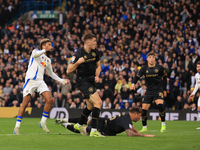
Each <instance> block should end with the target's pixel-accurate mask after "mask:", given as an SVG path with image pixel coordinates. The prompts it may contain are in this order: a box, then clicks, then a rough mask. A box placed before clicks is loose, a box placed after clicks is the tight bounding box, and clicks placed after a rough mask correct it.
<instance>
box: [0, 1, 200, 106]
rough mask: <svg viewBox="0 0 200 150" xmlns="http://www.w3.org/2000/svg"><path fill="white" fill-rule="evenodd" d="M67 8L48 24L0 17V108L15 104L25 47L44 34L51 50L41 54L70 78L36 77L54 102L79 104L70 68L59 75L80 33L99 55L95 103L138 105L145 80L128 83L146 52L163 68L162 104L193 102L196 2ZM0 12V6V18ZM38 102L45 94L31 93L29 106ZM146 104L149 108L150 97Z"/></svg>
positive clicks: (198, 49)
mask: <svg viewBox="0 0 200 150" xmlns="http://www.w3.org/2000/svg"><path fill="white" fill-rule="evenodd" d="M16 1H17V0H16ZM3 2H4V1H3V0H0V3H3ZM10 2H11V1H10ZM5 8H6V7H5ZM67 8H68V11H66V12H62V11H60V13H59V14H58V18H57V20H56V21H55V22H52V23H48V22H45V21H42V20H40V21H39V23H34V22H31V21H25V22H21V21H16V22H14V23H13V24H12V25H6V26H4V24H1V26H0V39H1V40H0V107H3V106H10V107H11V106H14V107H16V106H20V103H21V101H22V99H23V96H22V90H23V84H24V80H25V79H24V77H25V73H26V70H27V67H28V62H29V58H30V55H31V52H32V50H33V49H34V48H37V47H38V43H39V41H40V40H41V39H43V38H46V37H47V38H50V39H51V41H52V42H53V45H54V51H53V52H52V53H51V54H48V56H49V57H50V58H51V60H52V67H53V70H54V72H56V73H57V74H58V75H59V76H60V77H62V78H69V79H70V81H71V83H70V84H68V85H61V84H60V83H59V82H56V81H54V80H52V79H51V78H50V77H49V76H48V73H45V76H44V80H45V82H46V83H47V84H48V86H49V89H50V90H51V92H52V95H53V97H54V98H55V104H54V107H66V108H84V107H85V101H84V99H83V95H82V94H81V93H80V91H79V90H77V88H76V75H75V73H71V74H68V75H67V74H66V69H67V65H68V63H69V61H70V59H71V57H72V56H73V54H74V52H76V51H77V49H78V48H79V47H82V46H83V42H82V40H81V37H82V36H83V34H85V33H94V34H95V35H96V38H97V42H98V46H97V48H98V50H99V51H100V54H101V58H100V60H101V65H102V72H101V76H100V82H99V83H97V92H98V93H99V95H100V97H101V98H102V100H103V106H102V107H103V109H110V108H113V109H129V108H131V107H132V106H135V105H137V106H140V105H141V101H142V97H143V96H144V94H145V91H146V86H145V80H141V81H140V82H138V83H137V84H136V86H137V89H136V90H132V91H130V90H129V88H130V86H131V83H132V81H133V79H134V77H135V75H136V74H137V72H138V70H139V69H140V68H141V67H142V66H143V65H145V64H146V57H147V54H148V52H150V51H154V52H155V53H156V60H157V63H158V64H160V65H163V66H164V68H165V69H166V72H167V74H168V79H167V83H168V84H167V97H165V108H166V109H172V110H175V109H176V110H181V109H192V110H195V109H196V103H197V99H198V96H199V94H200V93H199V92H197V94H196V95H195V97H194V98H193V99H192V100H188V96H189V94H190V93H191V91H192V90H193V87H194V85H195V77H194V76H195V73H196V65H195V64H196V63H197V61H200V13H199V12H200V2H199V1H197V0H166V1H161V0H98V1H97V0H76V1H75V2H71V1H68V4H67ZM1 12H2V10H1V8H0V18H1V16H2V13H1ZM8 13H10V12H8V11H7V12H6V11H4V13H3V15H5V16H10V15H9V14H8ZM60 14H62V15H60ZM44 103H45V99H43V97H42V96H39V95H38V94H37V93H34V94H33V95H32V100H31V102H30V103H29V106H30V107H38V108H41V107H43V106H44ZM151 109H156V105H154V103H153V104H152V106H151Z"/></svg>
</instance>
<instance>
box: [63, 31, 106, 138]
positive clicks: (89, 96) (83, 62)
mask: <svg viewBox="0 0 200 150" xmlns="http://www.w3.org/2000/svg"><path fill="white" fill-rule="evenodd" d="M83 42H84V47H82V48H80V49H78V50H77V51H76V53H75V54H74V56H73V57H72V59H71V62H70V64H69V66H68V68H67V74H69V73H71V72H73V71H75V70H76V69H77V78H76V83H77V87H78V89H79V90H80V91H81V92H82V93H83V94H84V98H85V99H86V103H87V107H86V108H85V109H84V110H83V112H82V114H81V118H80V120H79V122H78V123H77V124H75V125H74V128H75V129H76V130H79V131H80V133H81V134H82V135H86V133H85V132H84V130H83V127H82V125H83V123H84V121H85V120H86V119H87V118H88V116H89V114H90V113H91V112H92V129H91V132H90V136H93V137H104V136H103V135H101V133H99V132H98V131H97V124H98V120H99V113H100V109H101V107H102V100H101V98H100V97H99V95H98V93H97V92H96V88H95V82H99V74H100V72H101V65H100V59H99V58H100V55H99V51H98V50H97V49H96V45H97V41H96V37H95V35H93V34H85V35H84V37H83Z"/></svg>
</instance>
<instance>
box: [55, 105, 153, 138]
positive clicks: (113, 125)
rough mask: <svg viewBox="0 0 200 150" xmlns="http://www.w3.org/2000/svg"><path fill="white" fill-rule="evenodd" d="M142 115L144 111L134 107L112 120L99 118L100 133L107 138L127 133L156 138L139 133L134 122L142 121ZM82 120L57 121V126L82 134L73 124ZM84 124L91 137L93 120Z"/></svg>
mask: <svg viewBox="0 0 200 150" xmlns="http://www.w3.org/2000/svg"><path fill="white" fill-rule="evenodd" d="M141 115H142V109H141V108H139V107H133V108H132V109H131V110H130V112H127V113H125V112H124V113H121V114H120V115H117V116H115V117H113V118H111V119H106V118H99V123H98V127H97V129H98V131H99V132H100V133H101V134H103V135H105V136H114V135H116V134H119V133H121V132H124V131H126V133H127V135H128V136H144V137H154V136H155V135H148V134H141V133H140V132H138V131H137V130H136V129H135V128H134V126H133V124H132V121H134V122H137V121H138V120H140V118H141ZM79 119H80V118H69V119H56V121H55V122H56V124H61V125H62V126H63V127H65V128H67V129H69V130H70V131H72V132H74V133H80V132H79V131H78V130H75V129H74V126H73V123H77V122H78V121H79ZM84 124H87V125H88V126H87V127H83V129H84V131H85V132H86V133H87V134H88V135H89V134H90V132H91V120H89V119H88V120H86V121H85V122H84Z"/></svg>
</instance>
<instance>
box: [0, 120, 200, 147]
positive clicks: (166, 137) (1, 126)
mask: <svg viewBox="0 0 200 150" xmlns="http://www.w3.org/2000/svg"><path fill="white" fill-rule="evenodd" d="M15 121H16V119H15V118H11V119H10V118H9V119H7V118H6V119H5V118H0V149H1V150H11V149H19V150H27V149H28V150H33V149H37V150H51V149H53V150H59V149H67V150H80V149H81V150H90V149H91V150H94V149H95V150H100V149H103V150H129V149H135V150H170V149H171V150H173V149H175V150H197V149H198V150H199V149H200V130H196V127H200V122H186V121H167V122H166V125H167V131H166V132H165V133H160V127H161V123H160V121H148V132H147V133H148V134H154V135H156V137H154V138H148V137H127V135H126V133H125V132H123V133H121V134H119V135H117V136H112V137H109V136H107V137H105V138H94V137H93V138H92V137H89V136H81V135H80V134H75V133H73V132H71V131H68V130H67V129H65V128H63V127H62V126H61V125H55V123H54V121H55V120H53V119H48V120H47V126H48V128H49V130H50V133H49V134H48V133H45V132H44V131H43V130H42V129H41V128H39V127H38V122H39V121H40V119H39V118H23V120H22V124H21V128H20V134H21V135H13V129H14V126H15ZM133 124H134V126H135V128H136V129H137V130H140V129H141V127H142V125H141V121H138V122H137V123H133Z"/></svg>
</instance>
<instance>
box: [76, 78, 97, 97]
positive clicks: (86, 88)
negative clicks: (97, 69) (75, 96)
mask: <svg viewBox="0 0 200 150" xmlns="http://www.w3.org/2000/svg"><path fill="white" fill-rule="evenodd" d="M76 85H77V87H78V89H79V90H80V91H81V92H82V93H83V95H84V98H85V99H89V98H90V95H92V94H94V93H95V92H96V87H95V81H94V76H89V77H78V78H77V80H76Z"/></svg>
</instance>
